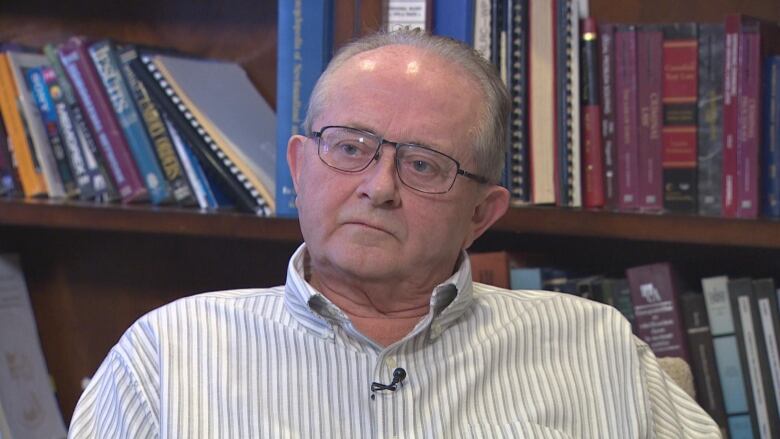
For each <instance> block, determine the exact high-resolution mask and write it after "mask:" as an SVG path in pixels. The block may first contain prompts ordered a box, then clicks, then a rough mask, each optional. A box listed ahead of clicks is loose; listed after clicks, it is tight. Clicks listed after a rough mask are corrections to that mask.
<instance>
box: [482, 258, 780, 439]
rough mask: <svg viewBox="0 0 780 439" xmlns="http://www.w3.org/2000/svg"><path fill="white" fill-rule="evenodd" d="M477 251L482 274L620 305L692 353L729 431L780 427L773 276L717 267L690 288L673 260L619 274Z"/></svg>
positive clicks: (647, 337) (666, 350)
mask: <svg viewBox="0 0 780 439" xmlns="http://www.w3.org/2000/svg"><path fill="white" fill-rule="evenodd" d="M470 257H471V262H472V273H473V276H474V280H475V281H477V282H483V283H489V284H493V285H496V286H500V287H505V288H510V289H531V290H548V291H558V292H564V293H568V294H574V295H577V296H581V297H585V298H587V299H590V300H595V301H598V302H601V303H606V304H608V305H611V306H613V307H615V308H616V309H617V310H618V311H620V312H621V313H622V314H623V315H624V316H625V317H626V319H627V320H628V321H629V322H631V325H632V328H633V330H634V333H635V334H636V335H637V336H638V337H640V338H641V339H643V340H644V341H645V342H646V343H647V344H648V345H649V346H650V347H651V348H652V349H653V352H655V354H656V355H657V356H659V357H667V356H671V357H680V358H682V359H684V360H686V361H687V362H688V364H689V365H690V366H691V368H692V370H693V374H694V384H695V387H696V396H697V401H698V402H699V404H700V405H701V406H702V407H703V408H704V409H705V410H706V411H707V412H708V413H709V414H710V415H711V416H712V417H713V419H715V421H716V422H717V423H718V424H719V425H720V426H721V427H722V429H723V431H724V433H726V434H727V435H730V437H732V438H769V437H778V436H780V340H779V339H778V337H780V305H779V303H780V289H778V288H777V287H776V284H775V282H774V279H772V278H761V279H751V278H746V277H741V278H733V279H730V278H729V277H727V276H714V277H708V278H704V279H701V285H700V289H699V288H698V287H699V286H697V289H698V291H691V290H687V289H683V285H682V283H681V282H680V280H679V279H678V276H677V275H676V273H675V270H674V268H673V266H672V265H671V264H669V263H657V264H650V265H643V266H637V267H630V268H628V269H627V270H625V273H624V276H617V277H615V276H603V275H592V274H586V275H582V274H580V273H572V272H571V271H568V270H564V269H560V268H554V267H549V266H544V264H543V262H544V261H543V259H541V258H540V257H539V256H534V255H528V254H513V253H508V252H492V253H473V254H471V255H470ZM539 263H542V266H539V265H538V264H539Z"/></svg>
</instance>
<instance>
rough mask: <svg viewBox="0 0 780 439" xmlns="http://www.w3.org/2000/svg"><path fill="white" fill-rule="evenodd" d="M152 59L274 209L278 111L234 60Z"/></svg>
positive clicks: (210, 134)
mask: <svg viewBox="0 0 780 439" xmlns="http://www.w3.org/2000/svg"><path fill="white" fill-rule="evenodd" d="M154 62H155V64H156V66H157V68H158V69H159V71H160V72H161V73H162V74H163V76H165V78H166V80H167V81H168V83H169V84H170V86H171V87H172V88H173V89H174V90H175V91H176V94H177V95H178V96H179V98H180V99H181V100H182V103H183V104H184V105H185V106H186V107H187V108H188V109H189V110H190V111H191V112H192V113H193V116H194V117H195V118H196V119H197V120H198V122H199V123H200V124H201V125H202V126H203V128H204V129H205V130H206V132H207V133H208V135H209V136H210V137H211V138H212V139H214V141H215V142H216V144H217V145H218V146H219V148H220V150H221V151H222V152H224V153H225V154H226V155H227V156H228V157H229V158H230V159H231V160H232V161H233V163H234V164H235V165H236V166H237V167H238V168H239V169H240V170H241V171H242V172H243V174H244V175H245V176H246V177H247V178H248V179H249V181H250V182H251V184H252V187H253V188H254V189H256V190H257V191H258V192H259V193H260V195H261V196H262V197H263V199H264V200H266V202H267V203H268V207H269V209H270V211H271V213H273V211H274V207H275V201H274V196H275V194H276V114H275V112H274V111H273V109H271V106H270V105H268V103H267V102H266V101H265V99H264V98H263V97H262V96H261V95H260V93H259V92H258V91H257V89H256V88H255V86H254V85H253V84H252V82H251V81H250V80H249V77H248V76H247V74H246V72H245V71H244V69H242V68H241V67H240V66H239V65H238V64H236V63H232V62H226V61H215V60H199V59H186V58H180V57H173V56H164V55H157V56H155V57H154Z"/></svg>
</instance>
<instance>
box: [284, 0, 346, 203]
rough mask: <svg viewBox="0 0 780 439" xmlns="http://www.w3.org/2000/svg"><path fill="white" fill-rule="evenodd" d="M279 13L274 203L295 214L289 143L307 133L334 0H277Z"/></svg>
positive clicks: (326, 53) (328, 53)
mask: <svg viewBox="0 0 780 439" xmlns="http://www.w3.org/2000/svg"><path fill="white" fill-rule="evenodd" d="M278 11H279V18H278V22H277V23H278V36H277V38H278V46H277V64H276V66H277V74H276V78H277V82H276V114H277V119H276V123H277V125H276V200H275V205H276V215H277V216H282V217H296V216H298V211H297V209H296V208H295V188H294V187H293V184H292V176H291V175H290V170H289V167H288V165H287V142H288V140H289V139H290V137H292V136H293V135H296V134H301V135H305V134H308V133H306V129H305V127H304V125H303V123H304V120H305V118H306V109H307V107H308V104H309V96H310V95H311V91H312V89H313V88H314V84H315V83H316V82H317V78H319V76H320V74H321V73H322V71H323V70H324V69H325V66H326V65H327V63H328V61H330V57H331V53H332V39H333V29H332V21H333V20H332V11H333V0H323V1H319V2H296V1H294V0H280V1H279V3H278ZM303 22H305V23H307V24H306V31H305V32H302V23H303Z"/></svg>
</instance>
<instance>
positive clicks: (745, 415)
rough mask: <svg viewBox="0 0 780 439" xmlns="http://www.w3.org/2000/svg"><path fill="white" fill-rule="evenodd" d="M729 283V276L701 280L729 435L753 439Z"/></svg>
mask: <svg viewBox="0 0 780 439" xmlns="http://www.w3.org/2000/svg"><path fill="white" fill-rule="evenodd" d="M728 282H729V279H728V277H726V276H715V277H707V278H703V279H702V280H701V286H702V291H703V294H704V300H705V304H706V306H707V318H708V319H709V322H710V332H711V333H712V345H713V349H714V351H715V363H716V365H717V369H718V379H719V380H720V385H721V389H722V390H723V405H724V407H725V409H726V415H727V418H728V425H729V435H730V436H731V437H748V438H752V437H754V436H753V432H754V431H755V429H754V427H753V422H752V419H751V415H750V404H751V403H749V399H748V396H747V388H746V383H747V382H746V381H745V378H746V376H745V371H744V370H743V367H742V362H741V361H740V356H739V349H738V347H737V335H736V333H735V330H734V317H733V313H732V309H731V308H732V307H731V300H730V297H729V289H728Z"/></svg>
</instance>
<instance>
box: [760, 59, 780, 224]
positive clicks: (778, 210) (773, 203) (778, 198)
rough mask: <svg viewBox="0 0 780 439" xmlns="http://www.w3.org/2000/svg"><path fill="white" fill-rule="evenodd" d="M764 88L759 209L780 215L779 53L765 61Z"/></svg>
mask: <svg viewBox="0 0 780 439" xmlns="http://www.w3.org/2000/svg"><path fill="white" fill-rule="evenodd" d="M763 90H764V91H763V92H762V95H763V96H764V97H765V99H764V108H763V113H762V114H763V116H764V119H763V121H762V127H763V130H764V134H763V138H762V141H761V205H762V209H761V212H762V213H763V214H764V215H765V216H767V217H770V218H780V55H776V56H770V57H768V58H767V59H766V61H765V66H764V85H763Z"/></svg>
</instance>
